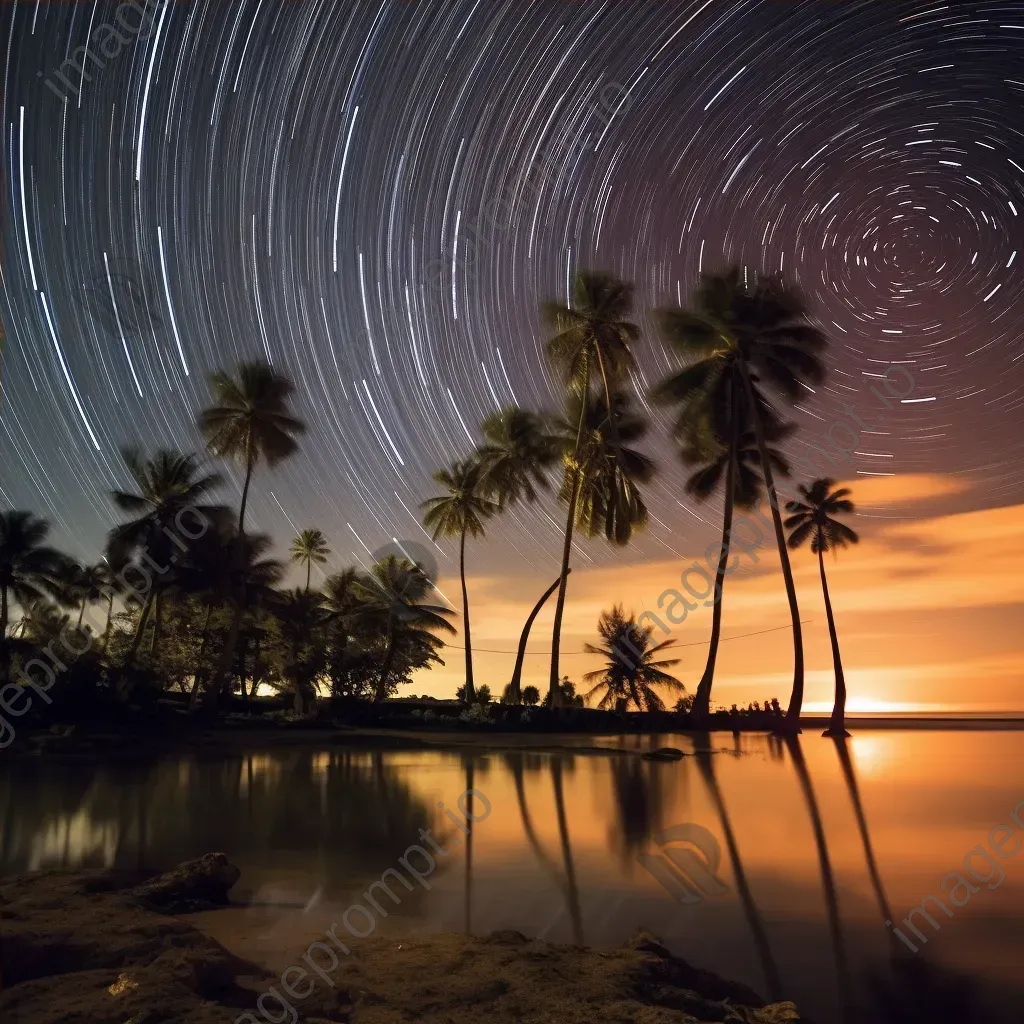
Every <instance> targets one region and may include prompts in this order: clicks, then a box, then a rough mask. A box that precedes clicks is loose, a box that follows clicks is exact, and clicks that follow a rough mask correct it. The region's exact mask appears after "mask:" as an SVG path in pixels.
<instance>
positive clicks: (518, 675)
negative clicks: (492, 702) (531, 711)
mask: <svg viewBox="0 0 1024 1024" xmlns="http://www.w3.org/2000/svg"><path fill="white" fill-rule="evenodd" d="M571 572H572V569H570V568H568V567H566V570H565V574H566V576H568V575H569V573H571ZM561 582H562V577H561V576H559V577H558V579H556V580H555V582H554V583H552V584H551V586H550V587H548V589H547V590H545V591H544V593H543V594H542V595H541V598H540V600H539V601H538V602H537V603H536V604H535V605H534V607H533V611H532V612H530V617H529V618H528V619H527V620H526V625H525V626H523V632H522V635H521V636H520V637H519V650H518V651H517V652H516V667H515V669H513V671H512V682H511V684H510V688H509V698H510V700H511V701H512V703H513V704H521V703H522V702H523V696H522V692H521V688H520V683H521V682H522V678H523V661H524V660H525V658H526V643H527V641H528V640H529V639H530V630H531V628H532V627H533V620H534V619H535V618H537V616H538V614H539V613H540V610H541V608H543V607H544V602H545V601H547V599H548V598H549V597H550V596H551V595H552V594H553V593H554V592H555V590H556V589H557V587H558V585H559V583H561Z"/></svg>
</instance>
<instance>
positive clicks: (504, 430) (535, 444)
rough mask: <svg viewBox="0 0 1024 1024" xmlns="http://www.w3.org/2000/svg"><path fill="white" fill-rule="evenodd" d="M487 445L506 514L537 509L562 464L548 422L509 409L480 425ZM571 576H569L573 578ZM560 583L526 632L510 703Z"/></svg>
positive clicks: (485, 461) (482, 452)
mask: <svg viewBox="0 0 1024 1024" xmlns="http://www.w3.org/2000/svg"><path fill="white" fill-rule="evenodd" d="M480 427H481V430H482V432H483V435H484V443H483V444H482V445H481V446H480V447H479V448H478V449H477V459H478V460H479V461H480V464H481V466H482V467H483V471H484V475H485V478H486V481H487V483H488V484H489V485H490V486H491V488H492V490H493V494H494V497H495V499H496V500H497V502H498V504H499V505H500V506H501V508H503V509H504V508H506V507H507V506H508V505H509V504H511V503H513V502H516V501H526V502H529V503H532V502H534V501H536V500H537V498H538V497H539V496H540V492H541V491H545V490H547V488H548V486H549V481H548V475H547V470H548V469H550V468H551V467H552V466H554V464H555V463H556V462H557V461H558V459H559V456H560V452H561V448H562V442H561V440H560V438H559V437H558V435H557V434H556V433H555V432H554V430H553V429H552V427H551V425H550V424H549V422H548V421H547V419H546V418H545V417H543V416H541V415H538V414H537V413H535V412H530V411H529V410H527V409H521V408H519V406H518V405H510V406H507V407H506V408H504V409H501V410H500V411H499V412H495V413H491V415H490V416H488V417H487V418H486V419H485V420H484V421H483V423H482V424H481V425H480ZM568 571H569V570H566V572H567V573H568ZM560 582H561V577H559V579H556V580H555V582H554V583H553V584H552V585H551V586H550V587H548V589H547V590H546V591H544V593H543V595H541V598H540V600H539V601H538V602H537V604H536V605H535V606H534V609H533V611H532V612H531V613H530V615H529V617H528V618H527V620H526V624H525V625H524V626H523V632H522V635H521V636H520V638H519V650H518V652H517V654H516V665H515V669H514V670H513V672H512V681H511V683H510V684H509V686H510V689H509V691H508V698H509V700H508V702H509V703H510V704H519V703H520V700H521V696H520V688H521V681H522V675H523V661H524V660H525V658H526V644H527V642H528V641H529V639H530V629H531V627H532V626H533V623H534V620H535V619H536V618H537V615H538V614H539V613H540V610H541V608H542V607H543V605H544V603H545V602H546V601H547V599H548V598H549V597H550V596H551V595H552V594H553V593H554V592H555V590H556V589H557V588H558V586H559V583H560Z"/></svg>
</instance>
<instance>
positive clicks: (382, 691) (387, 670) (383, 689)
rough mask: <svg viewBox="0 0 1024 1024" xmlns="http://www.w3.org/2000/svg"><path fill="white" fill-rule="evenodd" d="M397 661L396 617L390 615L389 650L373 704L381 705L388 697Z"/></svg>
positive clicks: (382, 667) (385, 656)
mask: <svg viewBox="0 0 1024 1024" xmlns="http://www.w3.org/2000/svg"><path fill="white" fill-rule="evenodd" d="M394 660H395V622H394V615H393V613H390V614H389V615H388V650H387V654H385V655H384V664H383V665H382V666H381V670H380V678H379V679H378V680H377V692H376V693H375V694H374V695H373V703H374V704H379V703H380V702H381V701H382V700H384V698H385V697H386V696H387V695H388V676H389V675H390V674H391V665H392V663H393V662H394Z"/></svg>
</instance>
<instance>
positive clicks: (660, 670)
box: [583, 605, 686, 711]
mask: <svg viewBox="0 0 1024 1024" xmlns="http://www.w3.org/2000/svg"><path fill="white" fill-rule="evenodd" d="M597 631H598V633H600V634H601V637H602V639H603V640H604V643H603V644H601V645H599V646H594V645H593V644H584V645H583V649H584V650H585V651H586V652H587V653H588V654H599V655H601V657H602V658H604V659H605V661H606V664H605V666H604V667H603V668H599V669H596V670H595V671H593V672H587V673H586V674H585V675H584V676H583V678H584V680H585V681H586V682H588V683H595V684H596V685H595V686H594V688H593V689H592V690H591V691H590V692H589V693H586V694H584V698H585V699H587V700H589V699H590V698H591V697H593V696H594V695H595V694H597V693H598V692H600V693H601V699H600V700H599V701H598V702H597V706H598V707H599V708H600V709H601V710H605V709H607V708H616V707H620V708H628V707H629V705H630V704H633V705H635V707H636V709H637V711H663V710H664V708H665V702H664V701H663V700H662V699H661V696H660V695H659V694H658V692H657V690H655V689H654V687H656V686H663V687H665V688H666V689H667V690H669V691H670V692H671V693H674V694H681V693H684V692H685V690H686V687H685V686H683V684H682V683H681V682H680V681H679V680H678V679H676V677H675V676H672V675H669V674H668V673H667V672H666V671H664V670H665V669H666V668H671V667H672V666H673V665H678V664H679V659H678V658H667V659H661V660H660V661H659V660H657V659H656V658H655V655H656V654H658V653H659V652H661V651H664V650H666V649H667V648H669V647H672V646H673V645H674V644H675V641H674V640H663V641H662V642H661V643H660V644H654V645H653V646H652V645H651V629H650V627H640V626H638V625H637V621H636V616H635V615H629V616H627V615H626V614H625V612H623V610H622V606H621V605H616V606H615V607H614V608H612V610H611V611H610V612H602V613H601V618H600V619H599V620H598V624H597Z"/></svg>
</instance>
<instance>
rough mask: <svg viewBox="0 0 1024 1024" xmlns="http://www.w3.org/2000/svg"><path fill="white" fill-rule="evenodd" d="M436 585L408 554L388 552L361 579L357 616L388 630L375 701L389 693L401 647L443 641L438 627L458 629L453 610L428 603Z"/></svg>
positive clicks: (357, 586)
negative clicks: (449, 620) (453, 617)
mask: <svg viewBox="0 0 1024 1024" xmlns="http://www.w3.org/2000/svg"><path fill="white" fill-rule="evenodd" d="M433 589H434V584H433V583H432V582H431V580H430V578H429V577H428V576H427V574H426V573H425V572H424V571H423V570H422V569H421V568H420V567H419V566H418V565H416V564H415V563H413V562H410V561H409V560H408V559H406V558H398V557H396V556H395V555H387V556H386V557H385V558H383V559H381V560H380V561H379V562H376V563H374V565H373V566H372V567H371V569H370V574H369V576H367V577H364V578H362V579H360V580H359V581H358V582H357V583H356V584H355V585H354V590H355V592H356V594H357V596H358V597H359V605H358V607H357V608H356V609H355V612H354V617H355V619H356V621H357V622H359V623H360V624H361V625H363V626H364V627H370V628H379V629H380V631H381V632H382V633H383V634H384V638H385V648H384V660H383V663H382V665H381V670H380V675H379V676H378V678H377V690H376V693H375V695H374V702H375V703H380V702H381V701H382V700H384V698H385V697H386V696H387V693H388V684H389V683H390V681H391V671H392V668H393V666H394V661H395V656H396V654H397V653H398V648H399V646H400V645H403V644H410V643H415V644H422V645H426V646H428V647H431V648H432V647H433V646H434V645H435V644H436V645H437V646H440V645H441V641H440V640H439V639H438V638H437V637H435V636H434V635H433V631H434V630H441V631H442V632H446V633H454V632H455V628H454V626H452V625H451V623H450V622H448V619H447V616H450V615H451V614H452V612H451V610H450V609H448V608H445V607H444V606H443V605H434V604H424V603H423V599H424V598H425V597H426V596H427V594H429V593H430V591H431V590H433Z"/></svg>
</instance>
